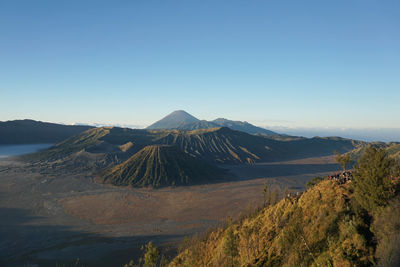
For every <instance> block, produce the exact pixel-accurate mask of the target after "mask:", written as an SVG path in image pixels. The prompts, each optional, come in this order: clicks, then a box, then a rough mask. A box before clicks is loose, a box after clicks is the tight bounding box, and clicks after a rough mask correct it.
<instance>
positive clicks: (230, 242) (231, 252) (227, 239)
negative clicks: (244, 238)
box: [223, 220, 239, 267]
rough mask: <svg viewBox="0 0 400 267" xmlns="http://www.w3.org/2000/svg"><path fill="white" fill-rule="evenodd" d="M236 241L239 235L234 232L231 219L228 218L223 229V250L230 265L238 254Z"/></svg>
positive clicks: (237, 241) (233, 263) (232, 264)
mask: <svg viewBox="0 0 400 267" xmlns="http://www.w3.org/2000/svg"><path fill="white" fill-rule="evenodd" d="M238 243H239V236H238V235H237V234H236V233H235V232H234V229H233V225H232V220H230V221H229V226H228V228H227V229H226V230H225V235H224V243H223V250H224V253H225V255H226V256H227V258H228V261H229V264H230V266H232V267H233V266H234V265H235V257H236V256H237V255H239V250H238Z"/></svg>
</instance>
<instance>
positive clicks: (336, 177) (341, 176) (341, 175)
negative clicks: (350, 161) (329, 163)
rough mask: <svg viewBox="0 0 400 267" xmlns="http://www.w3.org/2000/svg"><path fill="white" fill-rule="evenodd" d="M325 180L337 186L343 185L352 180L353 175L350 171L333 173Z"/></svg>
mask: <svg viewBox="0 0 400 267" xmlns="http://www.w3.org/2000/svg"><path fill="white" fill-rule="evenodd" d="M327 179H328V180H333V181H336V182H338V183H339V184H345V183H347V182H349V181H351V180H352V179H353V174H352V173H351V171H343V172H338V173H335V174H333V175H329V176H328V177H327Z"/></svg>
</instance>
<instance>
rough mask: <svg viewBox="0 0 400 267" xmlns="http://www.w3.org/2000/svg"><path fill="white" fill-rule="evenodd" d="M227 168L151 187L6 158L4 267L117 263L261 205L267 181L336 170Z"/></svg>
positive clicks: (326, 161)
mask: <svg viewBox="0 0 400 267" xmlns="http://www.w3.org/2000/svg"><path fill="white" fill-rule="evenodd" d="M225 168H228V169H230V171H231V172H232V173H233V174H235V175H236V178H235V179H236V180H234V181H230V182H226V183H217V184H208V185H201V186H200V185H199V186H188V187H176V188H172V187H168V188H162V189H158V190H152V189H134V188H130V187H113V186H110V185H101V184H97V183H94V182H93V177H92V176H91V175H90V173H86V172H82V173H71V172H69V171H66V170H64V169H62V168H61V167H59V166H57V165H51V166H49V165H26V164H22V163H20V162H16V161H12V160H5V159H2V160H0V218H1V220H0V236H1V239H0V265H1V266H3V265H4V264H2V263H3V262H36V263H40V264H41V265H40V266H55V261H56V260H58V262H59V263H60V262H61V263H65V262H68V261H73V260H75V259H76V258H80V259H82V260H83V261H84V262H85V266H110V263H113V264H112V266H115V265H116V266H118V265H121V264H122V263H124V262H127V260H128V259H130V258H132V257H136V256H137V255H138V253H140V249H139V248H140V246H141V245H143V244H144V243H146V242H148V241H149V240H153V241H155V242H156V243H157V244H159V245H163V244H166V243H171V242H175V243H176V242H178V241H180V240H182V239H183V238H184V236H188V235H192V234H194V233H196V232H202V231H204V230H206V229H207V228H208V227H210V226H215V225H217V224H218V223H219V222H220V221H221V220H222V219H224V218H226V217H227V216H232V217H237V216H238V214H239V213H241V212H242V213H245V212H246V211H247V210H248V209H249V207H253V208H254V207H257V206H259V205H260V204H261V202H262V201H263V197H262V190H263V186H264V183H265V182H266V181H267V182H268V183H269V184H270V185H271V186H272V187H274V186H275V187H276V186H279V187H281V188H283V187H285V186H287V187H289V188H291V189H292V190H297V191H298V190H300V189H301V188H302V186H304V183H305V182H306V181H307V180H308V179H310V178H312V177H314V176H316V175H326V174H329V173H330V172H332V171H334V170H337V169H338V166H337V165H336V164H334V161H333V158H332V157H324V158H310V159H302V160H296V161H288V162H275V163H264V164H263V163H261V164H254V165H243V166H225ZM99 259H101V263H102V264H98V260H99ZM2 261H3V262H2ZM46 264H47V265H46Z"/></svg>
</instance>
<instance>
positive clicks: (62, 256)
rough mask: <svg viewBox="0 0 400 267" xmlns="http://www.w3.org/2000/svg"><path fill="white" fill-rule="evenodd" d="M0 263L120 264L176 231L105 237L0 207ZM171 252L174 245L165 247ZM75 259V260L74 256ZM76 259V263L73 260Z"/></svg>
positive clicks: (175, 238) (172, 239) (169, 238)
mask: <svg viewBox="0 0 400 267" xmlns="http://www.w3.org/2000/svg"><path fill="white" fill-rule="evenodd" d="M0 218H1V221H0V237H1V239H0V266H5V267H8V266H9V267H14V266H44V267H47V266H48V267H54V266H57V264H58V266H65V267H68V266H81V265H82V266H89V267H90V266H104V267H105V266H122V265H123V264H124V263H126V262H128V261H129V260H130V259H132V258H138V257H140V255H141V254H142V251H141V249H140V248H141V246H142V245H144V244H146V243H147V242H149V241H153V242H154V243H156V244H161V245H162V244H165V243H166V242H174V243H176V242H177V241H180V240H182V239H183V236H179V235H151V236H149V235H143V236H134V237H118V238H109V237H104V236H101V235H98V234H94V233H88V232H84V231H77V230H74V229H72V228H71V227H67V226H62V225H45V224H42V223H41V217H38V216H32V215H30V213H29V211H27V210H24V209H15V208H3V207H2V208H0ZM166 253H167V254H170V255H172V254H173V253H175V250H174V248H170V249H169V251H166ZM78 259H79V260H78ZM77 262H79V264H77Z"/></svg>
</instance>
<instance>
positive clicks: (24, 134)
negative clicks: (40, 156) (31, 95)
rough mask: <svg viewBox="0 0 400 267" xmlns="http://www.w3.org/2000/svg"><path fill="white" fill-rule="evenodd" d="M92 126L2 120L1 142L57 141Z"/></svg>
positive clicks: (34, 142)
mask: <svg viewBox="0 0 400 267" xmlns="http://www.w3.org/2000/svg"><path fill="white" fill-rule="evenodd" d="M90 128H93V127H90V126H78V125H62V124H56V123H48V122H41V121H34V120H15V121H6V122H0V144H38V143H48V144H51V143H57V142H60V141H62V140H65V139H67V138H68V137H71V136H73V135H76V134H79V133H81V132H83V131H86V130H88V129H90Z"/></svg>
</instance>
